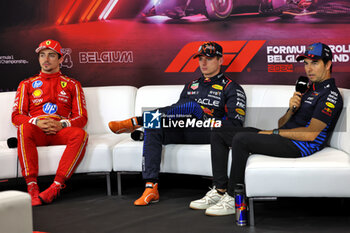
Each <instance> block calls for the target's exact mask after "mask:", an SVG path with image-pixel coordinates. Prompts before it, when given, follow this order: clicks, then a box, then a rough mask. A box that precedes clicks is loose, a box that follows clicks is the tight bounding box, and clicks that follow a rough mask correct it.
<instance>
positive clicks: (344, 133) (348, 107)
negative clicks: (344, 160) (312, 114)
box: [330, 89, 350, 154]
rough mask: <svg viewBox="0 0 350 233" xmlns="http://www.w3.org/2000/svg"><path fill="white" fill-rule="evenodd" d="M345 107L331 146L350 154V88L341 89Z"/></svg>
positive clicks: (332, 137) (331, 140)
mask: <svg viewBox="0 0 350 233" xmlns="http://www.w3.org/2000/svg"><path fill="white" fill-rule="evenodd" d="M340 92H341V94H342V96H343V101H344V107H343V111H342V113H341V115H340V117H339V119H338V122H337V125H336V127H335V129H334V132H333V134H332V136H331V139H330V146H331V147H333V148H337V149H339V150H342V151H345V152H346V153H348V154H350V118H349V116H350V90H348V89H340Z"/></svg>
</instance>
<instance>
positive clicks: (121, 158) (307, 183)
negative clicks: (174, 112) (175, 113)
mask: <svg viewBox="0 0 350 233" xmlns="http://www.w3.org/2000/svg"><path fill="white" fill-rule="evenodd" d="M182 88H183V86H182V85H179V86H145V87H141V88H140V89H139V90H138V91H137V96H136V101H135V113H136V115H141V113H142V110H144V109H147V110H149V109H152V108H155V107H163V106H167V105H170V104H171V103H174V102H176V100H177V99H178V96H179V94H180V92H181V90H182ZM243 89H244V90H245V92H246V95H247V106H248V109H247V115H246V120H245V126H252V127H257V128H261V129H274V128H277V121H278V119H279V118H280V117H281V116H282V115H283V114H284V113H285V112H286V110H287V109H288V104H289V99H290V97H291V96H292V95H293V92H294V90H295V87H294V86H282V85H274V86H272V85H243ZM341 92H342V95H343V98H344V109H343V111H342V114H341V116H340V119H339V121H338V123H337V126H336V129H335V132H334V133H333V135H332V137H331V140H330V147H327V148H325V149H323V150H322V151H319V152H317V153H315V154H314V155H312V156H309V157H305V158H297V159H285V158H275V157H270V156H265V155H257V154H256V155H252V156H251V157H250V158H249V160H248V163H247V167H246V175H245V183H246V192H247V196H248V197H249V202H250V224H251V225H254V208H253V207H254V200H257V199H275V198H276V197H350V186H349V185H348V182H349V179H350V155H349V154H350V143H349V142H350V131H349V127H350V126H349V124H350V122H349V120H348V119H349V118H348V117H347V116H348V113H349V107H350V103H349V99H350V90H347V89H341ZM141 160H142V142H137V141H133V140H132V139H130V138H127V139H125V140H123V141H121V142H120V143H118V144H116V145H115V146H114V148H113V170H114V171H116V172H117V173H118V194H121V174H123V173H125V172H130V171H132V172H140V171H141ZM228 169H230V166H229V167H228ZM161 172H167V173H181V174H194V175H202V176H212V171H211V159H210V146H209V145H179V144H177V145H175V144H170V145H166V146H164V147H163V154H162V162H161Z"/></svg>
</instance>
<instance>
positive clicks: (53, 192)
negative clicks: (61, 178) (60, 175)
mask: <svg viewBox="0 0 350 233" xmlns="http://www.w3.org/2000/svg"><path fill="white" fill-rule="evenodd" d="M65 187H66V185H62V184H56V183H55V182H54V183H52V184H51V186H50V187H49V188H47V189H46V190H45V191H43V192H41V193H40V194H39V198H40V199H41V201H42V202H44V203H46V204H48V203H51V202H52V201H53V200H54V199H56V198H57V197H58V196H59V195H60V192H61V189H64V188H65Z"/></svg>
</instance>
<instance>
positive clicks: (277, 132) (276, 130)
mask: <svg viewBox="0 0 350 233" xmlns="http://www.w3.org/2000/svg"><path fill="white" fill-rule="evenodd" d="M272 134H277V135H278V134H280V130H279V129H274V130H272Z"/></svg>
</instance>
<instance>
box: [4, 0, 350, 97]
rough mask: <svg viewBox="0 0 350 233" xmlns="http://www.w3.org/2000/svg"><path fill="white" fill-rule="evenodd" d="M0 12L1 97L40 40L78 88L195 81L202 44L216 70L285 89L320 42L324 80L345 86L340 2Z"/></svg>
mask: <svg viewBox="0 0 350 233" xmlns="http://www.w3.org/2000/svg"><path fill="white" fill-rule="evenodd" d="M210 2H212V3H211V4H212V5H208V3H210ZM220 2H221V3H222V2H225V3H226V2H228V5H226V6H225V5H224V6H220ZM232 4H233V5H232ZM0 7H1V10H0V11H1V12H0V13H1V16H0V17H1V18H0V20H1V22H0V91H13V90H16V88H17V86H18V84H19V82H20V81H21V80H23V79H25V78H28V77H30V76H33V75H35V74H37V73H38V72H39V71H40V67H39V64H38V57H37V55H36V54H35V51H34V50H35V49H36V47H37V46H38V44H39V43H40V42H41V41H43V40H45V39H55V40H58V41H60V42H61V44H62V47H63V53H64V62H63V64H62V72H63V73H64V74H67V75H68V76H70V77H72V78H75V79H77V80H79V81H80V82H81V83H82V85H83V87H92V86H109V85H132V86H136V87H140V86H144V85H167V84H184V83H186V82H189V81H191V80H193V79H195V78H198V77H199V76H200V71H199V68H198V61H197V60H194V59H192V57H193V55H194V53H195V52H196V51H197V50H198V47H199V45H200V44H201V43H202V42H203V41H209V40H211V41H217V42H219V43H220V44H221V45H222V46H223V48H224V66H223V71H225V72H226V73H227V75H228V76H229V77H231V78H232V79H233V80H235V81H236V82H238V83H240V84H288V85H290V84H294V83H295V80H296V79H297V78H298V77H299V76H300V75H303V74H304V68H303V63H299V62H297V61H296V56H297V55H298V54H301V53H303V52H304V51H305V48H306V45H308V44H310V43H313V42H323V43H326V44H328V45H330V47H331V49H332V51H333V53H334V59H333V62H334V63H333V64H334V65H333V77H334V78H336V81H337V84H338V86H339V87H343V88H350V10H349V9H350V1H349V0H347V1H345V0H343V1H331V0H329V1H324V0H293V1H288V0H285V1H283V0H278V1H277V0H276V1H274V0H252V1H249V0H244V1H243V0H233V1H218V0H212V1H209V0H192V1H187V0H186V1H182V0H148V1H146V0H50V1H48V0H35V1H34V0H33V1H23V0H3V1H1V3H0ZM213 7H214V8H213ZM215 7H217V8H218V9H217V10H218V13H219V15H218V14H216V12H213V9H214V10H215ZM228 11H230V12H229V14H227V12H228ZM220 14H221V15H220Z"/></svg>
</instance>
